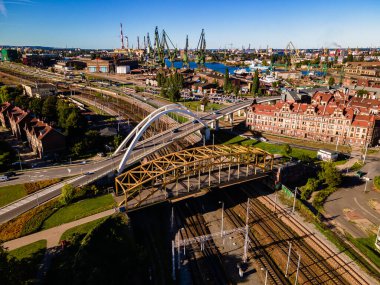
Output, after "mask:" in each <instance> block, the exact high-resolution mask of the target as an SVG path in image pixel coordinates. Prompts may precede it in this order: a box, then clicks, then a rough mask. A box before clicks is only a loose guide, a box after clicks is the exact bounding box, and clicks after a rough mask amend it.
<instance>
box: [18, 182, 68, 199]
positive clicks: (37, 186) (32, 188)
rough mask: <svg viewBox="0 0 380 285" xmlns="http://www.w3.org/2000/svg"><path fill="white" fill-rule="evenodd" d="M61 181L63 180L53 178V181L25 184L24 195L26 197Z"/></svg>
mask: <svg viewBox="0 0 380 285" xmlns="http://www.w3.org/2000/svg"><path fill="white" fill-rule="evenodd" d="M62 180H63V179H61V178H53V179H48V180H42V181H36V182H28V183H25V184H24V186H25V191H26V194H27V195H29V194H32V193H34V192H36V191H38V190H41V189H43V188H45V187H49V186H51V185H53V184H56V183H58V182H60V181H62Z"/></svg>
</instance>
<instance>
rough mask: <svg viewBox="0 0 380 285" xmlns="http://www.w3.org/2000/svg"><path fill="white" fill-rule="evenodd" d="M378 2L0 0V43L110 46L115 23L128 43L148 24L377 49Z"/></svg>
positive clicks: (228, 38) (282, 42)
mask: <svg viewBox="0 0 380 285" xmlns="http://www.w3.org/2000/svg"><path fill="white" fill-rule="evenodd" d="M379 15H380V1H378V0H372V1H371V0H361V1H353V0H330V1H325V0H320V1H318V0H315V1H308V0H303V1H298V0H294V1H291V0H288V1H286V0H284V1H281V0H259V1H258V0H236V1H231V0H230V1H227V0H214V1H207V0H203V1H199V0H192V1H184V0H176V1H174V0H173V1H172V0H157V1H150V0H144V1H143V0H124V1H117V0H108V1H97V0H92V1H90V0H84V1H81V0H77V1H75V0H66V1H62V0H56V1H48V0H0V45H7V44H9V45H44V46H54V47H66V46H67V47H81V48H117V47H119V46H120V36H119V25H120V22H122V23H123V27H124V34H125V35H128V37H129V41H130V45H132V44H133V45H134V46H136V45H137V36H138V35H139V36H140V42H142V40H143V36H144V35H146V33H147V32H149V34H150V35H151V39H152V38H153V34H154V28H155V26H158V27H159V28H160V29H163V28H164V29H165V30H166V32H167V33H168V34H169V36H170V37H171V39H172V40H173V42H174V44H177V45H178V48H183V46H184V44H185V38H186V35H187V34H188V35H189V43H190V47H191V48H194V47H195V46H196V44H197V42H198V38H199V35H200V32H201V29H202V28H204V29H205V32H206V40H207V48H219V47H221V48H224V47H228V48H229V47H230V44H232V47H235V48H236V47H239V48H241V47H242V46H245V47H246V48H247V47H248V45H249V44H251V47H252V48H259V47H261V48H266V46H267V45H269V47H273V48H284V47H285V46H286V44H287V43H288V42H289V41H290V40H291V41H292V42H293V43H294V44H295V46H296V47H297V48H320V47H322V46H323V47H326V46H327V47H336V45H341V46H343V47H348V46H349V47H357V46H359V47H371V46H372V47H379V46H380V16H379Z"/></svg>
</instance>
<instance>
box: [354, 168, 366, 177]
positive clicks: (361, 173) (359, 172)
mask: <svg viewBox="0 0 380 285" xmlns="http://www.w3.org/2000/svg"><path fill="white" fill-rule="evenodd" d="M356 175H357V176H358V177H359V178H362V177H363V176H364V175H365V172H363V171H361V170H358V171H356Z"/></svg>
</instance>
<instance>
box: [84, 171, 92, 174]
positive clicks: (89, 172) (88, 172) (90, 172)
mask: <svg viewBox="0 0 380 285" xmlns="http://www.w3.org/2000/svg"><path fill="white" fill-rule="evenodd" d="M92 174H94V172H92V171H87V172H85V173H84V175H92Z"/></svg>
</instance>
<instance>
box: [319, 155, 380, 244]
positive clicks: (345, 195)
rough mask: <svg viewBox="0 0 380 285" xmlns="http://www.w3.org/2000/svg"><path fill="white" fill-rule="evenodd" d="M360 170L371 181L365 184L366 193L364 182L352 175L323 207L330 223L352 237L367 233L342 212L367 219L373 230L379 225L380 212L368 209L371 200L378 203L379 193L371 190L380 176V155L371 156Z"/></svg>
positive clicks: (379, 199)
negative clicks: (355, 214) (351, 212)
mask: <svg viewBox="0 0 380 285" xmlns="http://www.w3.org/2000/svg"><path fill="white" fill-rule="evenodd" d="M361 170H362V171H364V172H365V173H366V175H365V176H366V177H369V178H370V179H371V180H370V181H368V182H367V191H366V192H364V190H365V188H366V186H365V184H366V183H365V180H363V179H358V178H357V177H356V176H355V175H354V174H352V177H351V178H349V180H348V181H347V182H346V185H344V187H341V188H339V189H338V191H336V192H335V193H333V194H332V195H330V197H329V198H328V199H327V201H326V203H325V206H324V208H325V211H326V214H327V215H328V216H329V217H330V218H331V220H332V222H334V223H336V224H337V225H338V226H339V227H341V228H343V229H344V230H346V231H348V232H349V233H350V234H351V235H353V236H354V237H366V236H367V234H368V233H367V232H365V231H363V230H362V229H360V224H363V223H360V224H358V225H356V224H355V223H353V222H350V221H349V220H348V219H347V218H346V217H345V214H344V212H345V211H347V210H351V211H355V213H357V214H358V217H361V218H364V219H367V220H368V221H369V222H370V223H372V224H373V225H374V227H375V228H377V227H378V226H379V225H380V211H376V210H375V209H373V208H371V207H370V201H371V200H374V201H377V202H378V203H380V192H379V191H375V190H373V178H374V177H375V176H377V175H379V174H380V153H378V154H376V155H371V157H370V159H369V160H367V163H366V164H365V165H364V166H363V168H362V169H361Z"/></svg>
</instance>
